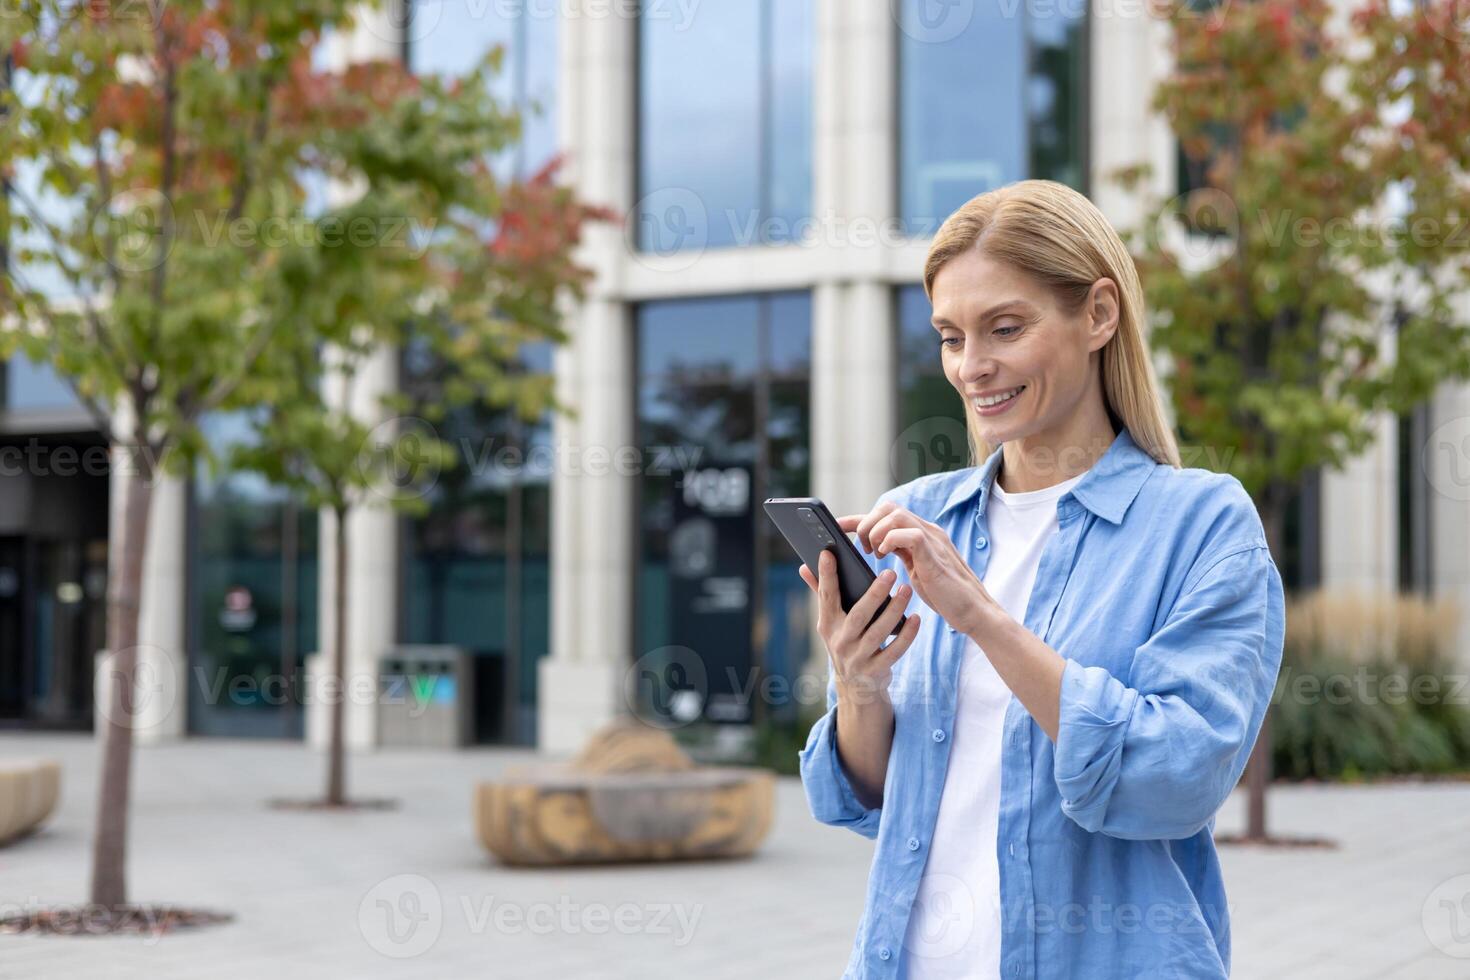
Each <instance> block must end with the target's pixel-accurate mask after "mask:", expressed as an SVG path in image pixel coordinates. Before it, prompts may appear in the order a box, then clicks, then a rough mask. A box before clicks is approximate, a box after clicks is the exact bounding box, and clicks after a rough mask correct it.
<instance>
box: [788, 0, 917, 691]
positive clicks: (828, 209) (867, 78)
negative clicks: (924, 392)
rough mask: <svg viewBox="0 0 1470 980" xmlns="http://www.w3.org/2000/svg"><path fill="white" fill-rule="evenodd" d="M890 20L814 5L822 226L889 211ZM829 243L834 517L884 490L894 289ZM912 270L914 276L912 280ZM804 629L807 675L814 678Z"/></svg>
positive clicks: (855, 256)
mask: <svg viewBox="0 0 1470 980" xmlns="http://www.w3.org/2000/svg"><path fill="white" fill-rule="evenodd" d="M897 29H898V28H897V23H896V21H895V20H894V19H893V17H892V16H891V14H890V12H889V10H888V8H887V7H886V6H885V5H880V4H849V3H845V2H842V0H818V4H817V25H816V53H815V63H814V71H815V79H814V86H813V89H814V99H815V103H816V105H815V107H814V111H815V114H816V116H815V120H814V124H813V127H814V139H813V146H812V154H813V173H814V181H815V185H814V187H813V195H812V196H813V202H814V210H815V212H816V215H817V216H818V217H819V218H821V219H823V220H824V221H829V222H830V227H832V228H849V229H859V228H862V227H864V226H865V225H867V226H873V227H881V228H888V227H890V222H892V221H893V219H894V217H895V212H896V206H897V205H896V199H895V193H894V191H895V187H896V182H897V172H896V164H895V154H894V152H893V133H894V131H895V130H894V124H895V118H894V113H895V103H896V100H897V91H898V76H897V59H896V58H895V57H894V52H895V50H896V48H897ZM886 239H887V236H886V235H885V236H881V237H880V240H879V241H878V242H874V243H871V244H865V243H864V241H863V240H862V239H859V238H858V237H856V233H854V235H853V236H852V237H850V238H842V237H837V238H834V239H833V240H832V244H831V246H830V247H831V248H832V249H833V251H834V252H836V253H837V254H835V255H834V256H832V261H827V262H824V263H822V270H823V272H822V281H820V282H818V283H817V285H816V287H815V289H814V290H813V296H812V379H811V385H812V391H811V449H812V470H811V472H812V494H813V495H814V496H817V497H821V498H822V500H823V501H825V502H826V504H827V506H828V507H829V508H830V509H831V510H832V512H833V513H834V514H836V515H838V516H841V515H843V514H850V513H860V512H865V511H867V510H868V509H869V508H871V507H872V506H873V503H874V502H875V501H876V500H877V499H878V497H879V496H880V495H881V494H882V493H883V492H884V491H886V490H888V489H890V488H891V487H893V486H894V483H895V477H894V474H893V470H892V466H891V463H890V458H891V452H892V448H893V440H894V435H895V433H894V428H895V422H896V407H895V396H896V386H895V383H894V378H895V377H896V376H897V365H896V363H895V353H896V349H897V345H896V338H895V331H896V329H897V324H896V319H895V315H894V314H895V304H894V300H893V289H894V287H893V284H892V283H891V282H889V281H888V280H887V279H885V278H883V260H884V255H883V249H884V248H886V247H887V246H886V245H885V244H883V242H884V241H886ZM917 273H918V270H917V269H916V270H915V274H916V275H917ZM811 622H812V626H813V632H812V644H811V659H810V661H809V662H808V665H807V669H808V670H809V671H813V672H816V673H823V672H825V669H826V668H825V663H826V659H827V653H826V649H825V647H824V646H823V645H822V642H821V640H820V638H818V637H817V636H816V633H815V625H816V616H815V615H813V616H812V617H811Z"/></svg>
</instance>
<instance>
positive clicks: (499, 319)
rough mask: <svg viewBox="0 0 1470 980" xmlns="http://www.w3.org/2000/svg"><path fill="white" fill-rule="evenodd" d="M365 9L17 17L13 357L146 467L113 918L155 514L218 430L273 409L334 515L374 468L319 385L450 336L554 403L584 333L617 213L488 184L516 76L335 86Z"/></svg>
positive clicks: (114, 620)
mask: <svg viewBox="0 0 1470 980" xmlns="http://www.w3.org/2000/svg"><path fill="white" fill-rule="evenodd" d="M356 6H357V5H354V4H350V3H348V2H346V0H289V2H288V0H254V2H251V3H248V4H244V3H235V2H230V0H171V2H168V3H166V4H165V3H163V2H162V0H154V2H148V3H142V2H136V0H134V2H128V3H121V2H119V3H109V2H104V0H90V2H85V3H79V2H69V0H27V2H26V3H22V4H21V5H20V6H19V8H18V9H12V10H11V11H9V12H8V13H7V16H6V17H4V18H0V31H3V32H4V33H3V34H0V52H4V53H6V54H7V59H8V69H9V70H8V73H7V74H8V78H7V81H8V85H7V87H6V90H5V92H4V94H3V97H0V177H3V178H4V181H5V185H6V186H5V190H6V192H7V193H6V194H5V195H4V196H3V197H0V236H3V241H4V242H5V243H6V245H7V252H8V254H7V255H6V265H5V272H4V275H3V277H0V319H3V324H4V327H5V329H4V330H3V331H0V357H9V356H12V355H14V354H15V353H16V352H17V351H20V352H24V353H25V354H27V355H28V356H30V357H31V358H32V359H34V360H37V361H41V362H44V363H48V364H50V365H51V366H53V367H54V368H55V369H56V370H57V372H58V374H59V375H60V376H61V377H62V378H64V379H65V380H66V381H67V382H68V383H69V384H70V386H71V388H72V390H73V391H74V392H75V394H76V397H77V398H78V400H79V401H80V402H81V403H82V404H83V405H85V406H86V407H87V408H88V410H89V411H90V412H91V413H92V415H93V416H94V417H95V419H96V422H97V425H98V427H99V429H100V430H101V432H102V433H103V434H104V435H105V436H106V437H107V438H108V439H109V441H110V442H111V443H112V444H113V445H114V446H115V447H119V448H120V449H121V450H124V451H126V453H127V454H128V455H130V456H131V457H132V461H133V462H132V465H131V466H130V467H129V473H128V476H127V478H126V479H124V481H123V483H122V494H123V524H122V529H121V533H120V534H119V535H118V540H119V541H120V547H119V549H118V551H117V553H115V554H114V555H113V556H112V557H113V567H112V574H111V575H110V576H109V583H108V591H109V599H108V626H107V629H108V641H107V643H108V648H109V650H110V651H111V654H112V656H113V658H114V660H113V673H114V677H115V678H116V682H115V683H113V684H112V685H111V688H112V694H111V704H110V705H109V706H107V707H106V709H105V710H104V712H103V714H104V716H105V717H106V719H107V721H106V724H105V725H104V726H103V727H102V728H101V730H100V731H99V733H98V736H99V738H100V740H101V743H102V764H101V767H100V781H101V785H100V791H99V794H98V813H97V823H96V838H95V842H94V848H93V875H92V887H91V899H92V901H93V902H94V903H97V904H99V905H102V906H105V907H108V908H112V909H119V908H121V907H123V906H124V904H125V902H126V899H127V891H126V887H125V874H124V872H125V859H126V842H127V817H128V796H129V777H130V767H131V755H132V753H131V748H132V728H133V726H132V718H131V717H130V711H129V703H130V695H131V692H132V689H133V685H134V676H135V672H136V663H137V637H138V633H137V630H138V609H139V606H140V604H141V600H142V592H143V589H144V586H145V583H144V581H143V575H142V569H143V559H144V547H145V545H144V543H145V541H146V539H147V532H148V525H149V511H150V501H151V498H152V490H153V485H154V483H155V480H156V479H157V478H158V477H159V476H161V475H164V474H173V475H180V474H183V473H186V472H188V471H189V470H190V468H191V467H192V466H194V465H195V464H196V462H197V461H198V460H199V459H201V458H207V457H208V456H209V447H208V445H207V442H206V440H205V438H204V436H203V435H202V433H201V431H200V427H199V422H200V419H201V417H203V416H204V415H206V414H207V413H211V412H216V411H246V412H254V413H255V415H256V417H261V416H262V413H263V416H264V417H265V418H268V419H269V420H270V421H269V423H268V431H269V434H270V436H271V438H272V439H273V440H276V442H277V444H278V445H280V446H281V447H286V446H289V447H290V448H291V454H290V456H289V458H287V457H286V456H285V455H283V457H282V459H281V460H279V461H278V462H277V463H275V464H272V465H276V466H279V468H280V470H281V472H282V474H283V475H284V474H286V473H287V472H289V473H290V474H292V476H291V479H290V480H288V481H286V482H288V483H291V484H292V485H305V483H311V485H312V486H315V487H316V488H317V493H316V495H315V496H313V498H312V499H313V500H314V501H317V502H323V503H325V505H326V506H329V507H331V506H334V505H335V502H337V501H339V500H345V499H348V498H349V497H350V495H351V490H352V488H354V487H355V486H356V485H357V484H356V483H352V482H351V481H343V480H339V479H337V477H338V476H339V475H340V474H341V473H343V472H345V471H346V468H347V467H346V464H345V463H344V462H343V459H344V458H345V457H346V456H348V455H353V459H354V462H353V464H352V465H353V467H355V468H357V469H359V470H361V471H362V472H363V473H364V474H365V475H364V476H363V477H362V479H363V480H364V481H366V480H368V479H369V478H370V477H371V475H372V473H373V464H372V463H371V461H370V459H369V461H368V462H366V463H364V462H363V461H362V460H361V459H359V458H358V457H357V456H356V455H355V454H357V453H358V451H359V450H360V449H361V447H362V446H363V445H364V439H362V438H359V437H360V436H362V435H363V433H362V432H361V431H360V430H359V428H357V427H354V426H355V423H351V422H350V421H349V420H347V419H346V418H345V417H344V416H342V415H341V414H340V413H323V414H322V415H321V417H319V418H311V417H308V416H309V414H310V412H309V409H308V408H307V406H309V405H311V404H312V402H311V399H312V398H315V397H317V395H316V391H317V390H318V389H317V388H315V387H313V385H314V384H316V379H320V378H321V376H322V369H321V367H320V364H319V361H321V360H326V361H329V362H332V361H334V358H335V363H338V364H344V365H351V364H352V363H354V362H355V361H356V360H357V359H359V358H360V357H361V356H362V355H363V352H364V351H366V350H369V349H372V348H374V347H376V346H377V345H379V344H382V343H392V342H393V340H394V338H395V336H397V335H396V334H395V331H401V330H403V329H405V325H406V324H408V323H410V322H417V323H421V324H428V325H431V326H432V325H439V326H437V327H435V328H434V329H429V330H427V334H428V336H430V338H431V341H432V342H433V343H434V344H435V345H436V346H437V347H438V349H440V350H441V351H443V352H445V353H446V354H447V355H449V356H452V357H453V358H455V361H456V364H457V365H458V367H459V372H458V374H457V378H458V381H457V386H456V388H455V390H454V392H453V394H454V395H456V396H459V395H465V396H469V395H475V396H484V397H489V398H496V399H502V400H504V399H508V400H511V401H517V400H522V401H524V402H525V404H527V405H530V404H532V403H533V402H534V403H536V404H541V403H543V402H544V401H545V396H546V392H547V386H546V384H545V382H544V381H542V382H539V383H538V382H536V381H534V380H533V381H525V380H524V379H516V378H513V377H511V372H509V371H507V369H506V364H507V363H508V362H509V360H510V352H513V351H514V350H515V349H516V348H517V346H518V345H519V344H520V343H522V342H524V341H525V340H526V339H528V338H534V337H552V338H560V337H562V336H563V334H562V333H561V328H560V325H559V319H558V315H557V308H558V305H559V304H558V302H557V300H558V299H559V297H560V296H561V294H562V293H564V292H566V291H568V290H573V291H574V290H575V289H576V288H577V287H578V286H579V284H580V283H581V282H582V281H583V279H584V277H585V273H584V272H583V271H582V270H581V269H580V268H579V267H578V266H577V265H576V264H575V263H574V261H573V258H572V253H573V251H574V246H575V244H576V240H577V237H578V234H579V229H580V226H581V223H582V221H584V220H586V219H588V218H589V217H593V216H596V215H598V214H600V212H596V211H594V210H592V209H588V208H586V207H584V206H583V205H581V204H579V203H577V202H576V201H575V200H574V199H573V197H572V196H571V194H570V193H569V192H568V191H567V190H566V189H565V188H562V187H559V186H558V185H557V184H556V182H555V179H554V177H555V168H554V167H548V168H547V169H546V170H544V171H542V172H541V173H539V174H537V175H536V177H535V178H534V179H531V180H528V181H523V182H517V183H513V184H506V183H503V182H501V181H498V180H497V179H496V177H495V175H494V173H493V171H492V169H491V167H490V165H489V163H488V161H489V159H490V157H491V156H492V155H493V154H494V153H495V152H497V151H498V150H500V149H502V148H503V147H504V146H506V145H507V144H508V143H509V142H510V141H511V140H513V139H515V138H516V137H517V136H518V130H519V124H518V121H517V119H516V117H515V115H514V114H513V113H509V112H507V111H505V110H504V109H503V108H502V107H501V106H499V105H497V104H496V103H495V101H494V100H493V99H492V98H491V97H490V96H489V95H488V90H487V87H486V85H485V81H486V75H487V74H488V72H490V71H492V70H493V69H494V68H495V65H496V63H497V59H496V58H495V57H493V56H492V57H491V58H489V59H487V62H486V63H485V64H484V65H482V66H481V68H480V69H479V70H478V71H477V72H476V73H475V74H473V75H472V76H470V77H468V78H466V79H464V80H463V81H461V82H444V83H441V82H439V81H437V80H434V79H427V80H421V79H416V78H414V77H413V76H411V75H410V74H409V73H408V72H407V71H406V69H405V68H404V67H403V66H402V65H401V64H398V63H390V62H370V63H362V64H355V65H352V66H350V67H347V68H345V69H339V70H326V69H323V68H321V67H319V66H316V65H314V64H313V60H312V52H313V51H314V50H315V49H316V48H317V45H318V43H319V42H320V40H321V39H322V37H323V36H324V35H325V34H327V33H329V32H332V31H339V30H347V29H350V27H351V26H352V21H351V11H352V10H353V9H354V8H355V7H356ZM359 9H360V8H359ZM324 189H325V190H327V191H329V192H328V193H325V194H323V193H322V192H323V190H324ZM323 198H325V199H324V200H323ZM58 283H59V284H60V285H59V286H58V285H57V284H58ZM334 352H335V353H334ZM369 456H371V454H369ZM303 461H305V462H303ZM308 463H309V464H310V465H309V466H308V465H307V464H308ZM313 475H315V476H316V477H318V479H316V480H314V481H313V480H311V477H312V476H313ZM334 480H335V481H336V482H334ZM339 556H340V552H339ZM339 622H340V619H339ZM335 655H336V656H338V657H340V647H339V648H338V650H337V651H335Z"/></svg>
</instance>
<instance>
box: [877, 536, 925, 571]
mask: <svg viewBox="0 0 1470 980" xmlns="http://www.w3.org/2000/svg"><path fill="white" fill-rule="evenodd" d="M923 543H924V532H923V531H922V530H920V529H919V528H916V527H899V528H893V529H891V530H889V531H887V532H885V533H884V534H883V536H882V537H881V538H874V539H873V547H874V549H875V550H874V551H873V554H875V555H877V556H878V557H879V558H882V557H883V556H884V555H886V554H888V553H889V552H898V551H907V552H908V553H909V555H910V556H912V555H913V554H914V553H915V552H916V551H918V550H919V547H920V546H921V545H922V544H923ZM904 564H905V565H907V564H909V561H908V560H907V559H905V561H904Z"/></svg>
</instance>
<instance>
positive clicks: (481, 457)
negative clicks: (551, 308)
mask: <svg viewBox="0 0 1470 980" xmlns="http://www.w3.org/2000/svg"><path fill="white" fill-rule="evenodd" d="M551 351H552V345H551V344H550V343H549V342H539V343H535V344H526V345H524V346H523V347H522V349H521V351H520V361H519V370H522V371H525V372H530V373H536V374H547V373H549V372H550V370H551ZM449 370H450V369H449V368H448V367H447V366H446V365H445V364H444V363H443V362H442V361H440V360H439V359H438V358H436V357H434V356H433V354H432V353H431V352H429V351H428V350H427V349H426V348H425V346H424V345H423V344H410V345H409V347H408V349H407V350H406V351H405V353H404V357H403V364H402V371H401V376H402V379H403V380H402V388H403V392H404V393H405V394H406V395H408V396H409V397H410V398H411V399H412V401H413V405H414V406H415V407H414V408H412V409H411V410H410V412H409V414H411V415H427V414H429V413H428V411H427V410H428V408H429V407H431V406H443V405H444V401H445V399H444V395H443V385H444V383H445V381H446V379H447V377H448V374H449ZM434 428H435V430H436V433H437V435H438V437H439V438H440V439H442V440H444V441H446V442H448V443H449V444H450V445H451V446H453V447H454V450H455V452H456V461H455V464H454V465H453V466H452V467H449V468H447V469H445V470H444V471H443V472H441V473H439V474H438V478H437V479H436V480H435V482H434V485H433V486H432V488H430V490H429V491H428V494H427V501H428V504H429V512H428V513H427V514H425V515H424V516H422V517H413V518H405V519H404V521H403V522H402V525H401V532H400V544H401V547H400V561H399V567H400V574H401V576H402V580H401V582H400V595H401V601H400V606H399V608H400V615H399V618H398V633H399V639H400V641H402V642H404V643H428V644H450V645H454V646H458V647H462V648H464V649H465V650H466V651H467V652H468V653H469V654H470V655H471V656H472V657H473V658H474V676H473V678H472V681H471V683H472V684H473V688H474V690H473V696H472V700H473V704H474V717H475V732H474V735H475V739H476V741H479V742H497V743H510V744H527V745H528V744H533V743H534V742H535V740H536V665H537V661H539V660H540V659H541V658H542V657H544V656H546V654H547V653H548V651H549V649H550V621H551V620H550V594H551V586H550V543H551V475H552V460H553V454H552V453H551V446H552V442H551V418H550V416H549V415H543V416H542V417H541V418H540V419H539V420H537V421H535V422H527V421H525V420H524V419H521V418H520V417H519V416H518V415H517V414H516V413H515V412H514V411H512V410H511V409H508V408H495V409H492V408H487V407H486V406H484V405H481V404H478V403H476V404H471V405H463V406H458V407H455V408H452V409H449V410H448V411H447V412H445V413H444V417H443V418H440V419H436V420H435V422H434Z"/></svg>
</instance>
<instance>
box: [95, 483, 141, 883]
mask: <svg viewBox="0 0 1470 980" xmlns="http://www.w3.org/2000/svg"><path fill="white" fill-rule="evenodd" d="M141 456H142V454H140V460H141ZM140 465H141V466H145V467H146V461H141V462H140ZM152 500H153V475H152V473H151V472H149V471H148V470H147V469H145V470H144V471H142V472H138V473H130V474H128V475H127V476H126V477H125V478H124V480H123V507H122V514H123V526H122V535H121V537H122V553H121V555H119V556H118V561H117V562H116V564H115V565H114V566H113V568H114V574H113V575H112V580H111V582H110V583H109V585H108V604H107V605H108V610H107V651H108V657H109V660H108V668H109V670H110V674H111V683H110V684H109V685H108V688H109V691H108V695H107V697H108V703H107V705H106V710H104V711H103V712H102V713H101V715H102V717H101V720H100V721H99V726H100V727H99V730H98V732H97V735H98V737H99V738H100V740H101V743H102V751H101V755H102V769H101V773H100V786H99V789H98V792H97V827H96V833H95V835H94V837H93V839H92V903H93V904H94V905H99V906H102V907H105V908H109V909H116V908H118V907H120V906H122V905H123V904H125V903H126V902H127V897H128V891H127V876H126V873H127V852H128V784H129V781H130V779H131V777H132V765H133V712H134V710H135V708H136V704H137V692H136V689H135V687H134V685H135V684H136V682H137V670H138V609H139V607H140V605H141V602H142V596H143V556H144V550H145V548H146V545H147V540H148V521H149V505H150V504H151V502H152Z"/></svg>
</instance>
